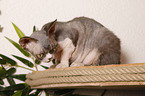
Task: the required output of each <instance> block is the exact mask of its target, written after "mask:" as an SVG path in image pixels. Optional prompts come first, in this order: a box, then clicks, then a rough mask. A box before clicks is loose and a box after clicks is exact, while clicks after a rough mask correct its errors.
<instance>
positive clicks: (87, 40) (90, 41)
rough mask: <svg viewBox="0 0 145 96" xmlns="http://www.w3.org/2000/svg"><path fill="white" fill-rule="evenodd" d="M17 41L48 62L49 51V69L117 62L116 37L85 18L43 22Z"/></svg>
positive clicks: (117, 40)
mask: <svg viewBox="0 0 145 96" xmlns="http://www.w3.org/2000/svg"><path fill="white" fill-rule="evenodd" d="M19 44H20V45H21V47H22V48H24V49H25V50H27V51H29V52H30V53H31V54H33V55H34V57H35V58H36V59H38V60H42V61H48V58H47V56H48V54H51V55H52V57H53V58H54V59H55V62H56V64H55V65H52V66H51V68H65V67H69V66H70V67H74V66H98V65H106V64H120V54H121V52H120V49H121V48H120V39H119V38H118V37H117V36H116V35H114V34H113V33H112V32H111V31H109V30H108V29H107V28H105V27H104V26H103V25H102V24H100V23H98V22H97V21H95V20H94V19H91V18H88V17H77V18H74V19H73V20H71V21H68V22H57V20H55V21H53V22H50V23H47V24H45V25H44V26H43V27H42V29H41V30H40V31H35V32H33V33H32V34H31V35H30V37H27V36H26V37H22V38H21V39H20V40H19ZM49 59H50V58H49Z"/></svg>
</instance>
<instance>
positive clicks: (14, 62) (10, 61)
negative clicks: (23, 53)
mask: <svg viewBox="0 0 145 96" xmlns="http://www.w3.org/2000/svg"><path fill="white" fill-rule="evenodd" d="M0 57H2V58H3V59H4V60H5V61H6V62H8V63H9V64H11V65H12V66H16V65H17V63H16V61H14V60H12V59H11V58H9V57H7V56H5V55H2V54H0Z"/></svg>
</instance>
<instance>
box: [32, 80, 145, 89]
mask: <svg viewBox="0 0 145 96" xmlns="http://www.w3.org/2000/svg"><path fill="white" fill-rule="evenodd" d="M122 86H126V87H132V86H141V87H145V82H98V83H70V84H48V85H40V86H36V87H32V88H33V89H43V88H47V89H57V88H97V87H98V88H100V87H118V88H119V87H122Z"/></svg>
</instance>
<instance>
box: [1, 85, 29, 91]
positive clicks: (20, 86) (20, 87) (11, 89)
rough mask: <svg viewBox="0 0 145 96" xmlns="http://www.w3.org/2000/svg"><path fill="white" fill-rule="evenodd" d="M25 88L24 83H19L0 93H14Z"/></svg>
mask: <svg viewBox="0 0 145 96" xmlns="http://www.w3.org/2000/svg"><path fill="white" fill-rule="evenodd" d="M25 87H26V85H25V83H21V84H15V85H12V86H8V87H5V88H3V89H1V90H0V91H16V90H22V89H24V88H25Z"/></svg>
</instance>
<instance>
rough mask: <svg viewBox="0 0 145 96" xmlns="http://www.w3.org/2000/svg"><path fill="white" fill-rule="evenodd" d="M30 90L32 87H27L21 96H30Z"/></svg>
mask: <svg viewBox="0 0 145 96" xmlns="http://www.w3.org/2000/svg"><path fill="white" fill-rule="evenodd" d="M29 90H30V86H28V87H26V88H25V89H24V90H23V92H22V95H21V96H28V95H29V92H30V91H29Z"/></svg>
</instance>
